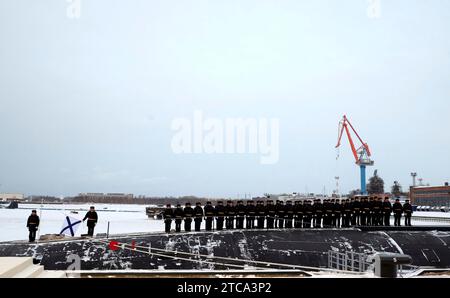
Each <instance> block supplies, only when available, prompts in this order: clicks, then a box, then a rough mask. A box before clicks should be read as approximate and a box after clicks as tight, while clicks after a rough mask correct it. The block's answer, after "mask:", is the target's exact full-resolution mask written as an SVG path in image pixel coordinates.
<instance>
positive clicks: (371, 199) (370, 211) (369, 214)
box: [367, 196, 375, 226]
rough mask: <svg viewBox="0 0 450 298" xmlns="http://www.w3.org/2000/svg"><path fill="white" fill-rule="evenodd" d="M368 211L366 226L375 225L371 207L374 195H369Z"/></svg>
mask: <svg viewBox="0 0 450 298" xmlns="http://www.w3.org/2000/svg"><path fill="white" fill-rule="evenodd" d="M368 205H369V213H368V215H367V225H368V226H374V225H375V221H374V219H373V207H374V197H373V196H370V197H369V204H368Z"/></svg>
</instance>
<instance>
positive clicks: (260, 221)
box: [256, 201, 266, 229]
mask: <svg viewBox="0 0 450 298" xmlns="http://www.w3.org/2000/svg"><path fill="white" fill-rule="evenodd" d="M265 219H266V207H265V206H264V201H258V202H257V203H256V223H257V225H256V227H257V228H258V229H264V221H265Z"/></svg>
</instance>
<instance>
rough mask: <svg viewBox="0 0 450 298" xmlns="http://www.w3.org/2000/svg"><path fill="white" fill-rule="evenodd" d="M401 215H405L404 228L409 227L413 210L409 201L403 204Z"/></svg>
mask: <svg viewBox="0 0 450 298" xmlns="http://www.w3.org/2000/svg"><path fill="white" fill-rule="evenodd" d="M403 213H405V226H407V227H410V226H411V217H412V214H413V209H412V206H411V204H410V203H409V200H405V204H403Z"/></svg>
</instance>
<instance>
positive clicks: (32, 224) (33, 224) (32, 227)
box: [27, 210, 40, 242]
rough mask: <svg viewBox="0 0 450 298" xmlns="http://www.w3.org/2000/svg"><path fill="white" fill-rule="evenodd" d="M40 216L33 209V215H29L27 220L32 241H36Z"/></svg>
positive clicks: (29, 237) (29, 236)
mask: <svg viewBox="0 0 450 298" xmlns="http://www.w3.org/2000/svg"><path fill="white" fill-rule="evenodd" d="M39 223H40V220H39V216H38V215H37V212H36V210H32V211H31V215H30V216H28V220H27V228H28V231H29V234H28V240H29V241H30V242H34V241H35V240H36V231H37V229H38V228H39Z"/></svg>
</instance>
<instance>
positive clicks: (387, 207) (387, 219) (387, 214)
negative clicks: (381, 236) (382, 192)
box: [383, 197, 392, 227]
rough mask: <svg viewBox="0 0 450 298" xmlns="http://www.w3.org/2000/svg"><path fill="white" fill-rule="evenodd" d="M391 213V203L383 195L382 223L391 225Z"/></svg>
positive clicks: (387, 225)
mask: <svg viewBox="0 0 450 298" xmlns="http://www.w3.org/2000/svg"><path fill="white" fill-rule="evenodd" d="M391 213H392V204H391V202H389V198H388V197H385V198H384V202H383V217H384V225H385V226H386V227H389V226H390V225H391Z"/></svg>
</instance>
